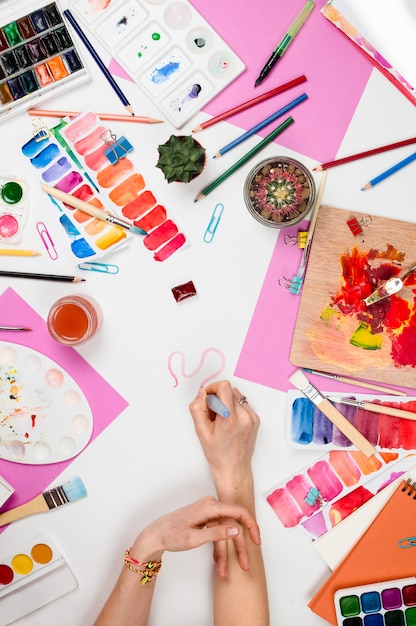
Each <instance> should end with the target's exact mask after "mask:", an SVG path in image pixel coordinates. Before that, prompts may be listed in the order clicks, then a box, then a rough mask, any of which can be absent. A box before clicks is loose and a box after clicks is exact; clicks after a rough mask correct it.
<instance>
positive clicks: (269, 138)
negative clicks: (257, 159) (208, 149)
mask: <svg viewBox="0 0 416 626" xmlns="http://www.w3.org/2000/svg"><path fill="white" fill-rule="evenodd" d="M294 121H295V120H294V119H293V117H288V118H287V119H286V120H285V121H284V122H282V123H281V124H280V125H279V126H278V127H277V128H275V129H274V130H273V131H272V132H271V133H269V134H268V135H267V137H265V138H264V139H262V141H260V142H259V143H258V144H257V145H256V146H254V148H252V149H251V150H249V152H247V154H245V155H244V156H242V157H241V159H239V160H238V161H237V162H236V163H234V165H232V166H231V167H229V168H228V170H226V171H225V172H223V174H220V176H218V178H216V179H215V180H213V181H212V183H210V184H209V185H207V186H206V187H204V189H202V191H200V192H199V194H198V195H197V197H196V198H195V200H194V202H198V200H202V198H205V196H207V195H208V194H209V193H211V191H214V189H215V188H216V187H218V185H221V183H223V182H224V181H225V180H227V178H228V177H229V176H231V174H234V172H236V171H237V170H238V169H239V168H240V167H242V166H243V165H244V164H245V163H247V161H248V160H249V159H251V158H252V157H253V156H254V155H256V154H257V153H258V152H260V150H262V149H263V148H264V147H265V146H267V144H269V143H270V142H271V141H273V139H274V138H275V137H277V135H280V133H282V132H283V131H284V130H285V129H286V128H287V127H288V126H290V125H291V124H293V122H294Z"/></svg>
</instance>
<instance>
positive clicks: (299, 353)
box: [290, 206, 416, 388]
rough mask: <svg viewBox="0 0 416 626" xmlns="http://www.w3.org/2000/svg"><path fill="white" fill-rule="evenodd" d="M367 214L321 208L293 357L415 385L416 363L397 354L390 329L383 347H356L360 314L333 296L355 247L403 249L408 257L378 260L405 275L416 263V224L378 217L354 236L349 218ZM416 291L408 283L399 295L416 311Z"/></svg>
mask: <svg viewBox="0 0 416 626" xmlns="http://www.w3.org/2000/svg"><path fill="white" fill-rule="evenodd" d="M364 217H365V215H364V214H363V213H358V212H351V211H348V210H345V209H338V208H335V207H330V206H321V208H320V209H319V213H318V217H317V221H316V226H315V232H314V235H313V240H312V246H311V251H310V256H309V261H308V266H307V271H306V274H305V277H304V284H303V288H302V292H301V301H300V306H299V311H298V316H297V320H296V326H295V331H294V336H293V341H292V346H291V351H290V361H291V363H292V364H293V365H295V366H297V367H304V368H309V369H315V370H320V371H324V372H328V373H331V374H338V375H340V376H349V377H352V378H357V379H358V378H360V379H364V380H369V381H378V382H383V383H387V384H391V385H398V386H402V387H411V388H414V387H416V367H415V366H414V364H410V365H409V364H401V363H400V359H397V358H396V357H395V356H394V353H393V352H392V339H391V333H390V332H389V330H390V329H388V328H383V331H382V333H381V335H382V343H381V347H380V348H379V349H371V350H370V349H364V348H362V347H358V346H354V345H352V344H351V342H350V340H351V337H352V335H354V333H355V331H356V330H357V328H358V327H359V325H360V321H359V319H358V317H357V316H356V315H354V314H347V315H346V314H345V313H344V314H343V313H341V312H340V311H339V310H338V308H337V306H336V305H334V301H333V298H334V297H335V296H336V295H337V294H339V293H340V290H341V285H342V282H343V280H344V278H343V272H342V266H341V256H342V255H343V254H346V253H350V252H351V251H352V250H353V249H354V247H358V249H359V250H360V251H362V252H363V253H366V252H368V251H369V250H376V251H378V253H380V254H381V253H383V252H385V251H386V250H387V248H388V246H389V245H390V246H392V247H393V248H394V249H396V250H398V251H400V252H401V253H403V254H402V258H401V259H400V260H390V259H378V264H379V265H380V263H384V262H385V263H387V264H394V265H397V266H398V267H400V268H401V272H400V275H401V274H403V273H404V272H405V271H406V270H407V269H408V268H409V267H411V266H412V265H415V264H416V224H413V223H409V222H405V221H399V220H394V219H390V218H385V217H377V216H374V215H372V216H371V220H372V221H371V223H370V224H369V225H367V226H365V225H362V226H361V228H362V232H361V233H360V234H359V235H357V236H354V235H353V233H352V231H351V229H350V228H349V226H348V224H347V222H348V221H349V220H350V219H352V218H355V219H356V220H357V221H358V222H359V223H360V221H361V220H362V219H363V218H364ZM415 294H416V288H415V287H404V288H403V289H402V290H401V291H400V292H399V293H398V294H397V295H398V296H400V298H403V299H405V300H407V301H408V303H409V306H410V309H411V311H412V312H413V313H414V314H415V315H416V296H415ZM328 312H329V315H328ZM321 316H323V317H321ZM397 332H398V333H400V328H399V329H397ZM415 333H416V329H415ZM414 337H415V339H413V341H416V335H414ZM413 346H416V343H413ZM415 353H416V348H415ZM415 359H416V354H415Z"/></svg>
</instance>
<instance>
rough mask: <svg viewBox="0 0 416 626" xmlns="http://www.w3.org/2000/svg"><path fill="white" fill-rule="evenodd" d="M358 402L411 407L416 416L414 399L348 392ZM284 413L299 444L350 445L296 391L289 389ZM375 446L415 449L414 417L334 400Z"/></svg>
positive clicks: (401, 449)
mask: <svg viewBox="0 0 416 626" xmlns="http://www.w3.org/2000/svg"><path fill="white" fill-rule="evenodd" d="M348 397H349V398H351V399H353V400H355V399H356V400H358V401H359V402H361V401H363V400H365V401H366V402H370V403H373V404H379V405H380V406H385V407H392V408H396V409H402V410H405V411H412V412H414V413H415V417H416V399H414V398H406V400H401V401H398V400H397V397H393V396H388V397H386V396H384V397H377V398H374V397H373V396H368V395H363V394H360V395H359V396H357V395H355V396H348ZM287 400H288V403H287V417H288V424H289V431H290V441H291V443H292V444H293V445H295V446H296V447H300V448H315V449H320V448H323V449H324V448H334V449H336V448H339V449H342V448H349V447H351V446H352V444H351V442H350V441H349V439H347V438H346V437H345V435H343V434H342V433H341V432H340V431H339V430H338V428H336V427H335V426H334V425H333V424H332V422H331V421H330V420H328V418H327V417H326V416H325V415H324V414H323V413H322V412H321V411H320V410H319V409H318V408H317V407H315V405H314V404H313V403H312V402H311V401H310V400H308V399H307V398H305V396H303V395H300V394H299V392H297V391H292V390H290V391H289V392H288V398H287ZM333 404H334V405H335V406H336V408H337V409H338V410H339V411H340V412H341V413H342V414H343V415H344V416H345V417H346V418H347V419H348V421H349V422H351V423H352V424H353V425H354V426H355V427H356V428H357V429H358V430H359V431H360V432H361V433H362V434H363V435H364V437H365V438H366V439H367V440H368V441H370V442H371V443H372V444H373V445H374V446H377V447H378V448H379V449H380V450H385V451H389V450H390V451H393V450H394V451H403V450H415V449H416V420H414V421H413V420H410V419H404V418H402V417H393V416H391V415H386V414H384V413H374V412H371V411H368V410H366V409H364V408H362V407H355V406H349V405H346V404H341V403H339V402H334V403H333Z"/></svg>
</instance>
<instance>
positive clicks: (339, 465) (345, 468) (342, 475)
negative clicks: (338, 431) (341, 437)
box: [328, 450, 361, 487]
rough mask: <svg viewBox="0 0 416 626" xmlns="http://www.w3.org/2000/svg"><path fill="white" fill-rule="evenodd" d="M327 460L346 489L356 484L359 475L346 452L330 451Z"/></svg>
mask: <svg viewBox="0 0 416 626" xmlns="http://www.w3.org/2000/svg"><path fill="white" fill-rule="evenodd" d="M328 460H329V463H330V465H331V466H332V468H333V469H334V471H335V473H336V474H337V475H338V478H339V479H340V480H342V482H343V483H344V485H345V486H346V487H352V486H353V485H356V484H357V483H358V481H359V480H360V478H361V473H360V470H359V469H358V467H357V465H356V464H355V463H354V461H353V460H352V458H351V457H350V455H349V453H348V452H346V451H344V450H331V452H330V453H329V459H328Z"/></svg>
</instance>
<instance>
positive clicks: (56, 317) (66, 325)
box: [47, 294, 103, 346]
mask: <svg viewBox="0 0 416 626" xmlns="http://www.w3.org/2000/svg"><path fill="white" fill-rule="evenodd" d="M102 317H103V316H102V311H101V308H100V306H99V304H98V302H96V300H94V298H91V296H84V295H80V294H74V295H70V296H65V297H63V298H60V299H59V300H57V301H56V302H55V303H54V304H53V305H52V307H51V309H50V311H49V314H48V318H47V326H48V330H49V333H50V334H51V336H52V337H53V338H54V339H55V341H57V342H58V343H61V344H63V345H66V346H80V345H82V344H84V343H87V341H90V339H92V338H93V337H94V336H95V334H96V333H97V332H98V331H99V330H100V328H101V324H102Z"/></svg>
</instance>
